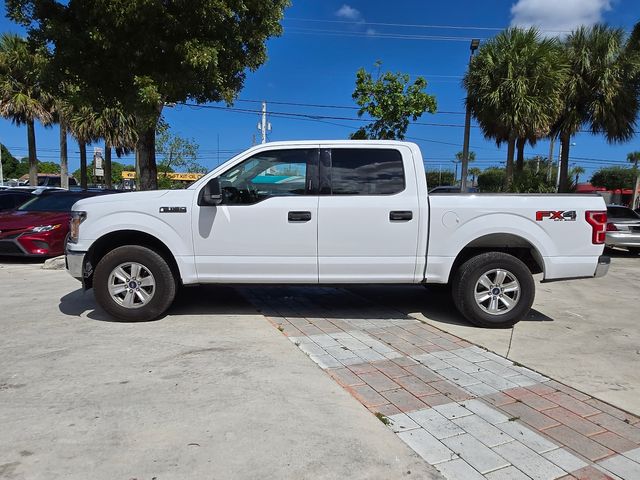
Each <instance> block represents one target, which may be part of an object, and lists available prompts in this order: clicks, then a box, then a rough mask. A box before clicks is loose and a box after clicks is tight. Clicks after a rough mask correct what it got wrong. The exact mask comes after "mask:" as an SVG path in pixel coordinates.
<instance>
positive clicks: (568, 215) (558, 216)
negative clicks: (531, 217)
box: [536, 210, 577, 222]
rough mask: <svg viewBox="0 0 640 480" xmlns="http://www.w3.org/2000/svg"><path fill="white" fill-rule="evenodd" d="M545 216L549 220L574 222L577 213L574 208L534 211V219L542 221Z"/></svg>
mask: <svg viewBox="0 0 640 480" xmlns="http://www.w3.org/2000/svg"><path fill="white" fill-rule="evenodd" d="M545 218H548V219H549V220H553V221H554V222H575V221H576V218H577V215H576V212H575V210H570V211H568V212H563V211H561V210H560V211H557V212H553V211H538V212H536V221H537V222H542V221H543V220H544V219H545Z"/></svg>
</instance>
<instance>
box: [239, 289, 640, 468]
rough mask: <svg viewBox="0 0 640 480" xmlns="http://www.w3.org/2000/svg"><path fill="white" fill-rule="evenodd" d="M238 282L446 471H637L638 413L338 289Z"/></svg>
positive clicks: (422, 453)
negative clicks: (261, 286) (605, 401)
mask: <svg viewBox="0 0 640 480" xmlns="http://www.w3.org/2000/svg"><path fill="white" fill-rule="evenodd" d="M243 291H244V293H245V295H247V297H249V299H250V300H251V301H252V302H253V303H254V304H255V305H256V306H257V307H258V308H259V309H260V310H261V311H262V313H263V314H265V315H266V316H267V318H268V319H269V321H270V322H271V323H273V324H274V325H275V326H276V327H277V328H278V329H279V330H280V331H282V332H283V333H284V335H286V336H287V337H289V339H290V340H291V341H292V342H294V343H295V345H297V346H298V347H299V348H300V349H301V350H302V351H303V352H305V353H306V354H307V355H308V356H309V357H310V358H311V359H312V360H313V361H314V362H315V363H317V364H318V365H319V366H320V367H321V368H322V369H324V370H325V371H326V372H327V373H328V374H329V375H331V377H333V379H334V380H335V381H336V382H338V383H339V384H340V385H342V386H343V387H344V388H345V389H346V390H348V391H349V392H350V393H351V394H352V395H353V396H354V397H355V398H356V399H358V400H359V401H360V402H361V403H362V404H363V405H364V406H365V407H367V408H368V409H369V410H370V411H371V412H372V413H374V414H376V415H377V416H378V417H379V418H380V419H381V420H382V421H384V422H385V423H387V424H388V426H389V428H391V429H393V431H394V432H396V433H397V435H398V437H400V438H401V439H402V440H403V441H404V442H405V443H407V445H409V446H410V447H411V448H412V449H413V450H415V451H416V452H417V453H418V454H419V455H420V456H421V457H422V458H424V459H425V460H426V461H427V462H429V463H430V464H431V465H433V466H435V467H436V468H437V469H438V470H439V471H440V472H441V473H442V474H443V475H444V476H445V477H446V478H447V479H449V480H475V479H489V480H503V479H504V480H520V479H541V480H546V479H557V478H561V479H563V480H567V479H579V480H587V479H589V480H601V479H614V480H615V479H623V480H638V479H640V418H638V417H636V416H633V415H630V414H628V413H626V412H624V411H622V410H619V409H617V408H614V407H612V406H610V405H608V404H606V403H604V402H601V401H599V400H597V399H595V398H593V397H590V396H589V395H585V394H584V393H582V392H579V391H577V390H574V389H572V388H570V387H568V386H566V385H563V384H561V383H559V382H556V381H554V380H551V379H549V378H547V377H545V376H544V375H541V374H539V373H537V372H534V371H532V370H530V369H527V368H525V367H523V366H520V365H517V364H515V363H514V362H512V361H511V360H508V359H506V358H504V357H501V356H499V355H496V354H495V353H492V352H489V351H486V350H483V349H481V348H480V347H477V346H475V345H471V344H470V343H468V342H466V341H464V340H462V339H460V338H458V337H455V336H453V335H450V334H448V333H445V332H443V331H441V330H439V329H437V328H435V327H432V326H430V325H427V324H424V323H422V322H420V321H419V320H416V319H414V318H412V317H407V316H405V315H403V314H402V313H400V312H397V311H394V310H383V309H381V308H380V307H378V306H376V305H373V304H371V303H369V302H367V301H366V300H364V299H362V298H361V297H359V296H357V295H354V294H352V293H350V292H349V291H348V290H345V289H338V288H335V289H333V288H314V289H309V288H307V289H303V288H246V289H244V290H243ZM541 328H543V327H541Z"/></svg>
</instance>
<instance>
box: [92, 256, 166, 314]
mask: <svg viewBox="0 0 640 480" xmlns="http://www.w3.org/2000/svg"><path fill="white" fill-rule="evenodd" d="M136 265H137V267H136ZM132 281H133V283H131V282H132ZM127 282H129V283H127ZM176 284H177V282H176V279H175V277H174V275H173V273H172V271H171V268H170V267H169V264H168V263H167V261H166V260H165V259H164V258H163V257H162V256H160V255H159V254H158V253H156V252H155V251H153V250H151V249H149V248H146V247H141V246H138V245H128V246H124V247H118V248H116V249H114V250H112V251H110V252H109V253H107V254H106V255H105V256H104V257H102V259H101V260H100V262H99V263H98V265H97V266H96V269H95V273H94V276H93V290H94V295H95V297H96V301H97V302H98V304H99V305H100V306H101V307H102V308H103V309H104V310H105V311H106V312H107V313H108V314H109V315H111V316H112V317H115V318H116V319H118V320H123V321H126V322H146V321H149V320H154V319H156V318H158V317H160V316H161V315H162V314H163V313H164V312H166V311H167V309H168V308H169V307H170V306H171V304H172V303H173V299H174V298H175V295H176V288H177V285H176Z"/></svg>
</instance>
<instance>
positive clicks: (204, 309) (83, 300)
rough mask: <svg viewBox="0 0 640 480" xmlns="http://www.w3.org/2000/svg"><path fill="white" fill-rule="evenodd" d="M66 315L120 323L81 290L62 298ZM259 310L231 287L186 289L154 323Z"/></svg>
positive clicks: (249, 313)
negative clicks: (167, 318) (169, 317)
mask: <svg viewBox="0 0 640 480" xmlns="http://www.w3.org/2000/svg"><path fill="white" fill-rule="evenodd" d="M58 308H59V310H60V312H62V313H64V314H65V315H69V316H73V317H80V316H81V315H83V314H84V313H85V312H88V313H87V315H86V316H87V318H90V319H92V320H98V321H101V322H116V323H118V322H121V321H120V320H117V319H114V318H112V317H111V316H110V315H109V314H107V313H106V312H105V311H104V310H102V309H101V308H100V306H98V304H97V302H96V300H95V298H94V296H93V291H92V290H89V291H84V290H82V289H81V288H79V289H78V290H74V291H73V292H71V293H68V294H67V295H65V296H63V297H62V298H60V304H59V306H58ZM256 313H257V311H256V308H255V307H254V306H253V305H251V304H250V303H249V302H247V300H246V299H245V298H244V297H243V296H242V295H240V293H239V292H238V291H237V290H236V289H234V288H231V287H226V286H217V285H206V286H197V287H185V288H181V289H180V290H179V291H178V295H177V296H176V299H175V301H174V302H173V305H172V306H171V308H170V309H169V310H168V311H167V313H166V314H165V315H163V316H161V317H159V318H157V319H155V320H151V321H152V322H154V321H158V320H162V319H163V318H164V317H165V316H167V315H255V314H256Z"/></svg>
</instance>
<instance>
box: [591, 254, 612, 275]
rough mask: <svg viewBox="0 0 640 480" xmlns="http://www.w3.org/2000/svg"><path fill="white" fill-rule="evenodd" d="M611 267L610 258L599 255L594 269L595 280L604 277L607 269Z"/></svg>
mask: <svg viewBox="0 0 640 480" xmlns="http://www.w3.org/2000/svg"><path fill="white" fill-rule="evenodd" d="M610 266H611V258H609V257H607V256H606V255H600V258H598V266H597V267H596V273H595V275H594V277H595V278H600V277H604V276H605V275H606V274H607V272H608V271H609V267H610Z"/></svg>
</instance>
